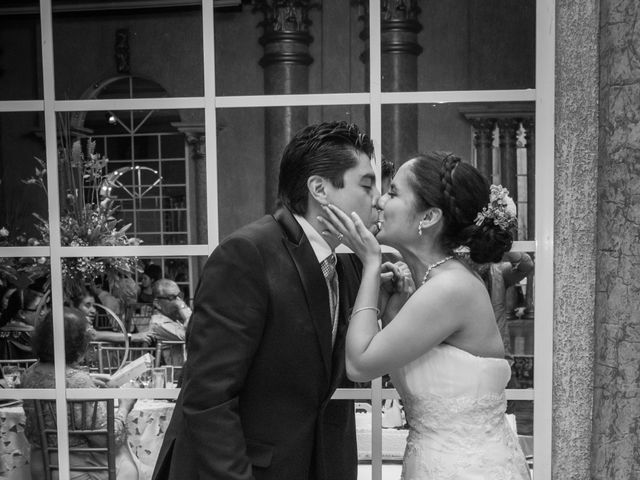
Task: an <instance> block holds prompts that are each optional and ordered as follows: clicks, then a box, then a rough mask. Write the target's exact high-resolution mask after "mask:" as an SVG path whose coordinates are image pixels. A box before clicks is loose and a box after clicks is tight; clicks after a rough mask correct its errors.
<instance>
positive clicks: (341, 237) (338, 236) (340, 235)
mask: <svg viewBox="0 0 640 480" xmlns="http://www.w3.org/2000/svg"><path fill="white" fill-rule="evenodd" d="M336 237H337V238H338V241H339V242H341V241H342V239H343V237H344V235H343V234H341V233H340V232H338V233H336Z"/></svg>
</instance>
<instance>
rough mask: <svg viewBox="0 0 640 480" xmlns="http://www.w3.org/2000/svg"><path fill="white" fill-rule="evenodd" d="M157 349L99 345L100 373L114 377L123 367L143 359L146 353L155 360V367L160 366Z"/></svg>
mask: <svg viewBox="0 0 640 480" xmlns="http://www.w3.org/2000/svg"><path fill="white" fill-rule="evenodd" d="M156 352H157V347H119V346H114V345H111V344H108V343H104V342H100V343H98V371H99V372H100V373H107V374H109V375H113V374H114V373H115V372H117V371H118V370H119V369H120V368H121V367H122V366H124V365H126V364H127V363H129V362H131V361H133V360H135V359H136V358H139V357H141V356H142V355H144V354H145V353H149V354H151V356H152V357H155V358H154V366H155V367H158V366H160V360H159V357H158V356H156Z"/></svg>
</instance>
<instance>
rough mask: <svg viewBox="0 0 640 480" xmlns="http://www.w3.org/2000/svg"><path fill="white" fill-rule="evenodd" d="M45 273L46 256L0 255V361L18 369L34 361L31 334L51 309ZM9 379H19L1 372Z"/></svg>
mask: <svg viewBox="0 0 640 480" xmlns="http://www.w3.org/2000/svg"><path fill="white" fill-rule="evenodd" d="M49 277H50V267H49V259H48V258H45V257H38V258H32V257H0V300H1V302H2V309H1V313H0V362H5V361H7V362H8V363H9V365H10V366H14V367H17V368H20V369H24V368H26V367H27V366H28V364H32V363H34V362H35V360H36V358H37V353H36V351H35V349H34V340H33V339H34V334H35V331H36V329H37V328H38V325H39V324H40V323H42V321H43V320H44V319H45V318H47V315H49V313H50V310H51V301H50V300H51V299H50V290H49V285H50V278H49ZM22 362H25V363H22ZM18 363H19V364H18ZM11 380H14V381H13V383H14V384H15V385H16V386H17V384H19V383H20V378H17V379H13V378H12V379H8V378H7V377H6V376H5V381H8V382H11ZM6 386H9V385H8V384H7V385H6Z"/></svg>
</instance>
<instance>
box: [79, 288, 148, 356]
mask: <svg viewBox="0 0 640 480" xmlns="http://www.w3.org/2000/svg"><path fill="white" fill-rule="evenodd" d="M70 300H71V305H72V306H73V307H75V308H77V309H78V310H80V311H81V312H82V313H84V315H85V317H86V319H87V321H88V322H89V323H90V324H91V328H90V334H91V336H92V338H91V341H94V342H110V343H124V337H125V334H124V333H123V332H112V331H108V330H95V329H94V328H93V325H94V320H95V318H96V315H97V313H98V312H97V311H96V300H95V297H94V296H93V295H92V294H91V293H90V292H89V291H88V290H83V291H81V292H80V293H79V294H78V295H76V296H75V297H72V298H71V299H70ZM129 341H130V342H133V343H140V344H145V345H148V344H150V343H151V342H152V341H153V335H151V334H150V333H148V332H142V333H141V332H138V333H133V334H131V337H129Z"/></svg>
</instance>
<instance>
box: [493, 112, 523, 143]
mask: <svg viewBox="0 0 640 480" xmlns="http://www.w3.org/2000/svg"><path fill="white" fill-rule="evenodd" d="M497 124H498V128H499V129H500V144H503V143H504V142H508V143H511V142H514V143H515V142H516V140H517V138H516V137H517V134H518V130H519V129H520V119H519V118H513V117H511V118H509V117H506V118H499V119H498V120H497Z"/></svg>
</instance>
